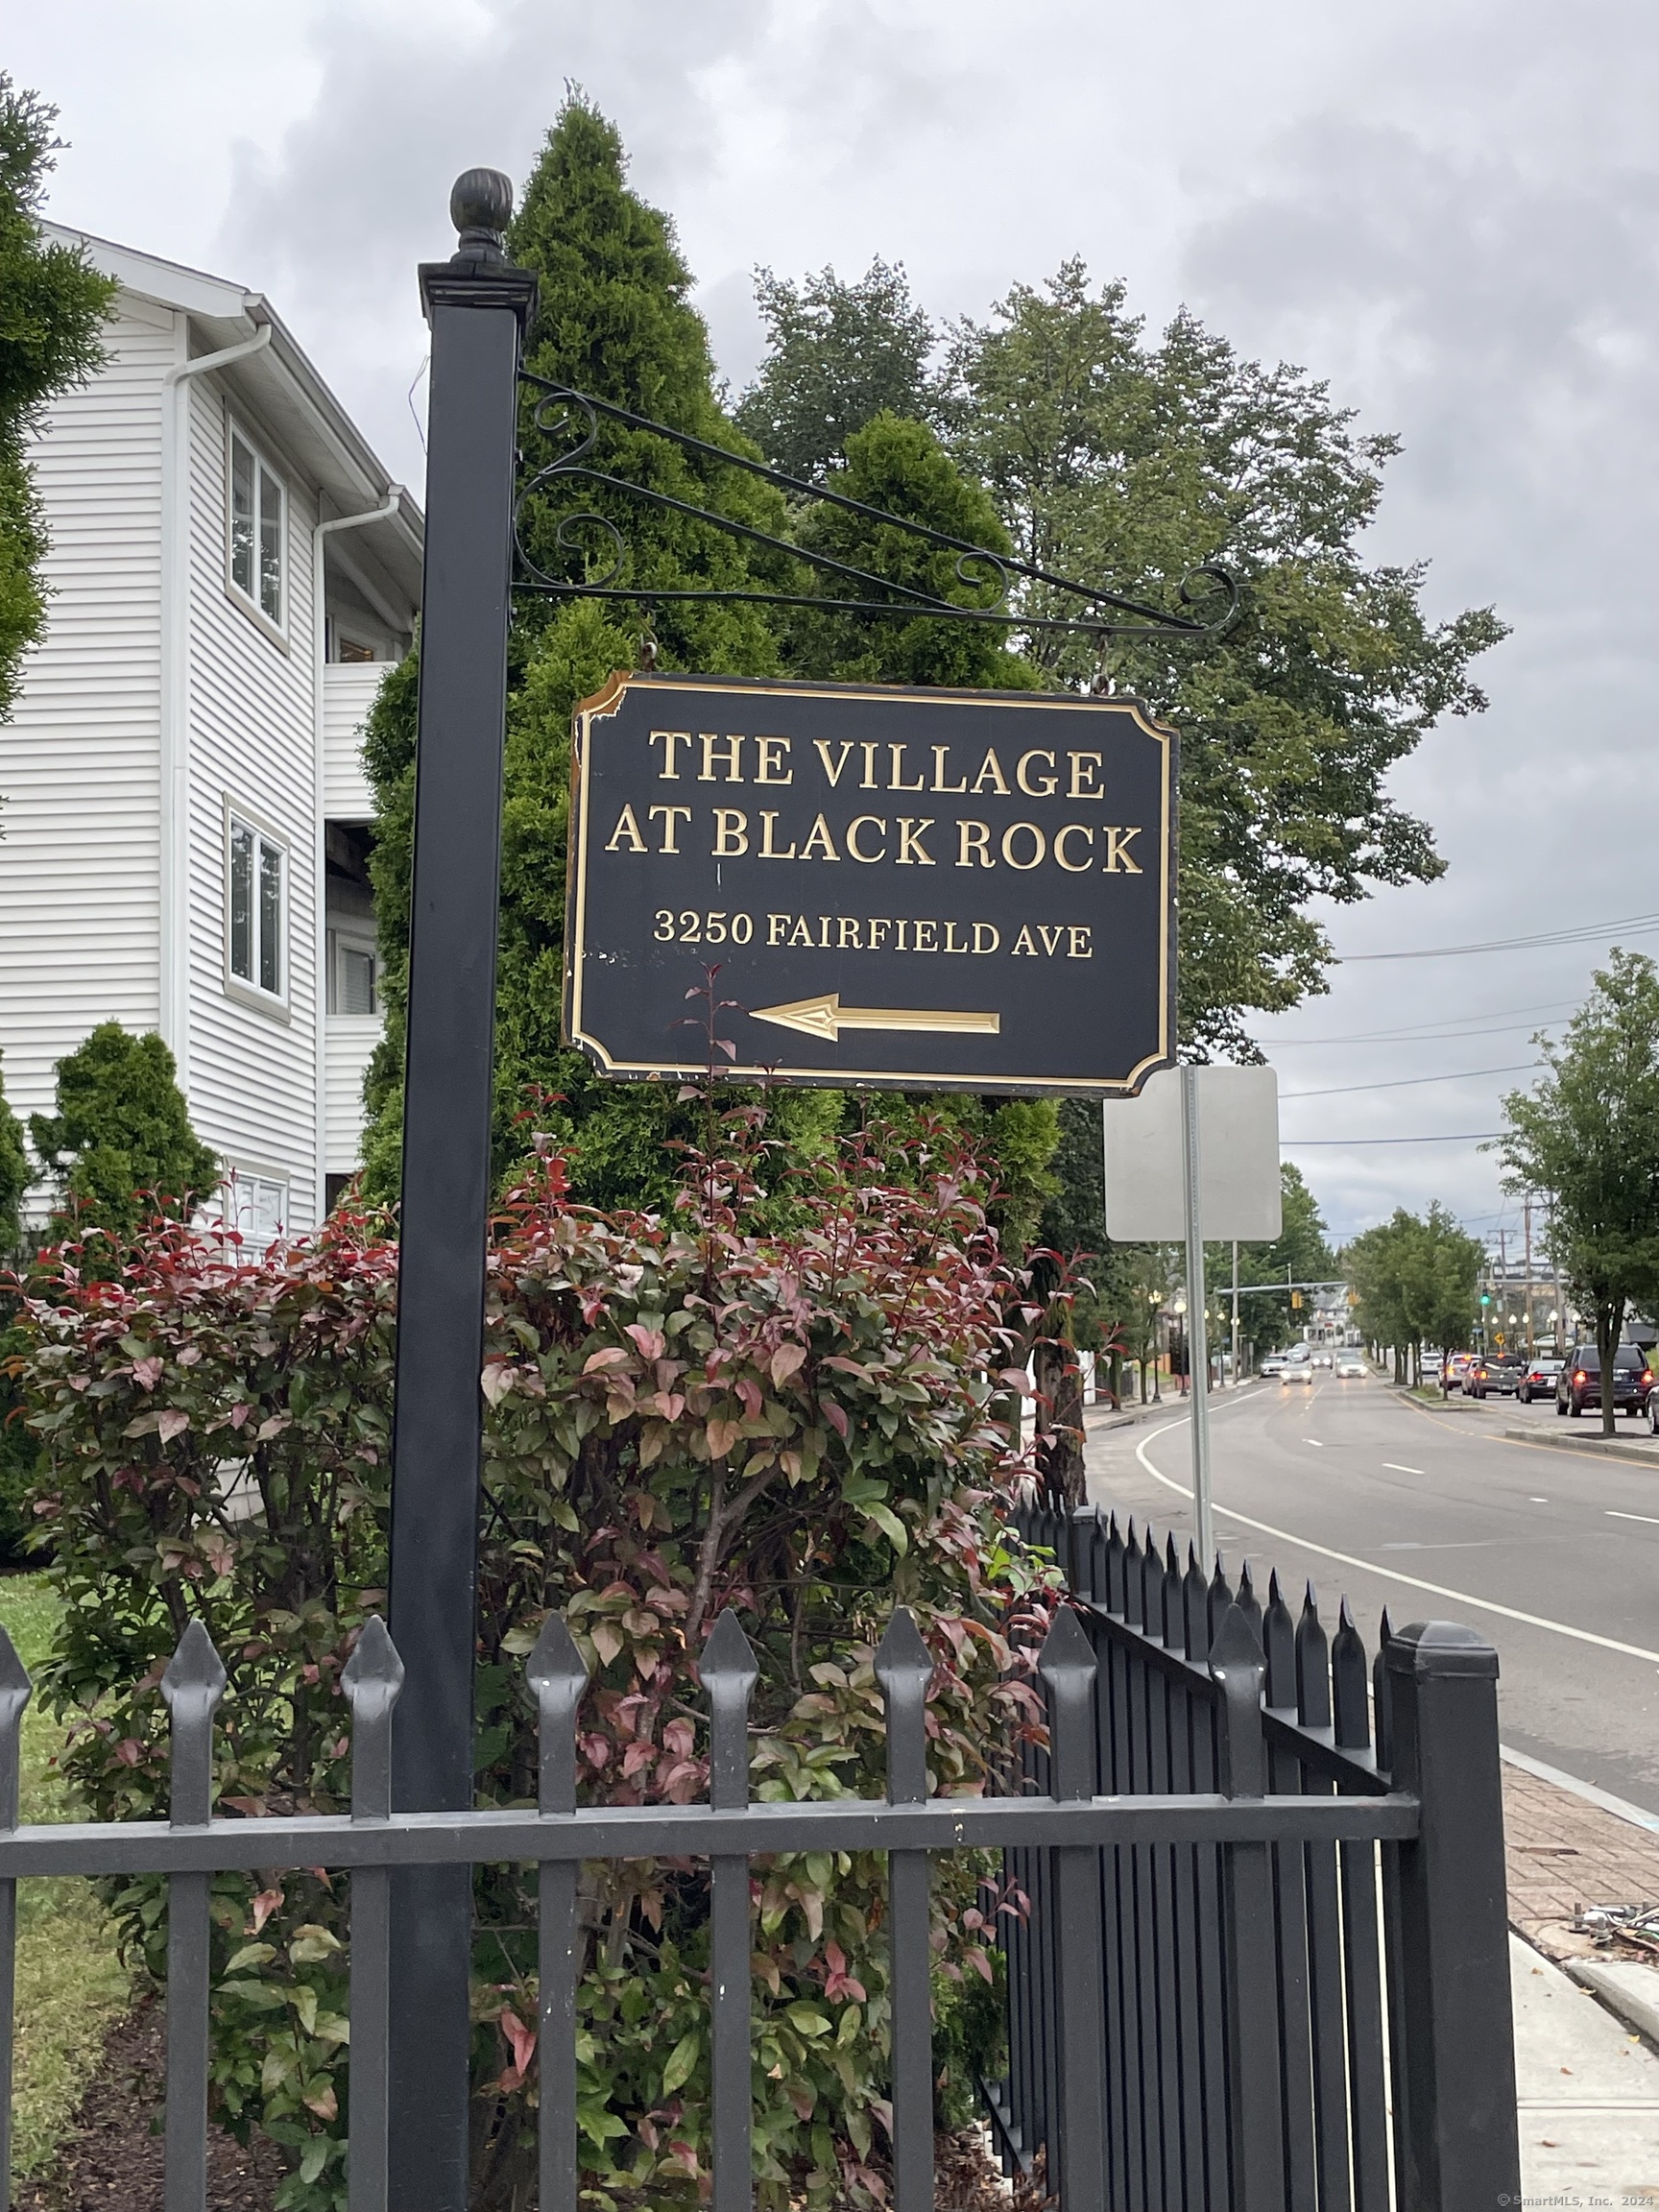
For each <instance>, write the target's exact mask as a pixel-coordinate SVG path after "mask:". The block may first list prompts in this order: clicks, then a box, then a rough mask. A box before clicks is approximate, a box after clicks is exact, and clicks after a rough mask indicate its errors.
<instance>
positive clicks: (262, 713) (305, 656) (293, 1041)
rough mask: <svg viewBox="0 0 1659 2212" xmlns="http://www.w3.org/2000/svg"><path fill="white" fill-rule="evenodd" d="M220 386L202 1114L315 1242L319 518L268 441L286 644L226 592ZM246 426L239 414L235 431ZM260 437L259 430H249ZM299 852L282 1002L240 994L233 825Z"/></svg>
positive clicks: (197, 423) (196, 996)
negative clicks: (314, 638)
mask: <svg viewBox="0 0 1659 2212" xmlns="http://www.w3.org/2000/svg"><path fill="white" fill-rule="evenodd" d="M219 386H220V379H219V378H218V377H217V376H211V375H209V376H202V377H197V378H194V379H192V381H191V383H190V385H189V387H188V391H189V394H190V398H189V414H190V439H189V452H190V542H191V553H190V565H191V596H192V605H193V611H194V616H193V620H192V623H191V634H190V825H189V831H190V834H189V854H190V886H189V898H190V913H189V948H190V1111H191V1117H192V1118H193V1120H194V1121H195V1124H196V1128H197V1130H198V1132H199V1133H200V1135H201V1136H202V1137H203V1138H204V1140H205V1141H206V1142H208V1143H209V1144H211V1145H212V1146H213V1148H214V1150H215V1151H216V1152H218V1153H220V1154H221V1155H222V1156H223V1157H224V1158H226V1159H227V1160H232V1161H245V1162H250V1163H254V1162H256V1163H258V1164H259V1173H260V1174H261V1175H262V1176H263V1177H264V1178H265V1179H266V1180H267V1181H274V1182H281V1183H282V1184H283V1186H284V1188H285V1189H286V1191H287V1199H286V1201H285V1203H286V1204H287V1206H288V1207H289V1208H290V1209H291V1211H290V1213H289V1214H287V1215H286V1216H285V1225H286V1226H287V1227H290V1228H292V1229H294V1230H296V1231H298V1232H303V1231H304V1230H307V1229H309V1228H310V1227H311V1226H312V1225H313V1224H314V1223H315V1222H316V1221H317V1220H318V1219H319V1218H320V1217H321V1213H322V1192H321V1191H320V1190H318V1189H317V1150H318V1147H317V1127H316V1118H317V1104H316V1100H317V1061H316V1044H315V1037H316V1031H315V1026H314V1024H315V1022H316V1021H317V1018H318V1012H319V1008H318V990H317V985H318V981H319V977H318V974H317V956H318V950H319V948H318V930H317V914H316V905H317V899H316V875H315V868H314V866H313V861H312V855H313V853H314V850H315V838H316V828H315V825H316V819H317V814H316V799H315V783H316V753H315V744H314V735H313V721H312V716H313V705H312V690H311V685H312V661H311V653H310V639H311V630H310V624H311V619H312V592H311V573H310V548H311V524H312V522H313V521H314V520H315V515H314V513H313V512H311V509H310V504H309V498H308V495H307V497H306V499H305V500H304V501H303V502H302V496H301V489H302V480H301V476H300V472H299V470H298V469H294V468H292V467H290V466H289V465H288V464H287V463H286V460H285V457H284V456H283V454H282V453H281V452H280V451H279V450H276V445H275V441H274V440H272V439H271V438H270V437H269V436H261V437H260V439H259V446H260V450H261V451H262V453H263V454H264V457H265V458H266V460H267V461H268V462H269V464H270V465H271V467H272V468H274V469H280V470H281V472H282V473H283V475H284V477H285V479H286V482H287V488H288V559H287V570H286V595H287V616H288V635H287V640H286V644H284V642H283V641H282V640H280V639H278V638H277V637H276V636H275V635H274V633H273V632H272V631H271V630H270V629H269V628H268V627H267V626H266V625H265V624H263V623H261V622H255V621H250V619H249V617H248V612H247V611H246V610H245V609H244V608H243V607H242V606H241V605H240V604H239V603H238V602H237V599H236V596H235V594H234V593H232V592H228V591H227V590H226V589H224V578H225V516H226V512H227V498H228V494H227V487H226V473H227V469H228V463H229V456H230V452H231V445H230V440H229V438H228V435H227V420H228V414H229V411H228V404H227V397H226V395H225V394H224V393H223V392H222V391H221V390H220V389H219ZM229 419H230V420H231V421H233V422H234V424H235V425H236V426H237V427H238V428H240V427H242V426H243V425H244V424H245V422H246V421H247V419H246V416H245V414H244V413H243V412H241V411H240V410H238V411H237V412H236V413H235V414H234V416H232V417H230V418H229ZM247 427H248V429H249V430H250V432H251V433H252V432H253V431H256V430H257V428H258V426H257V425H256V424H252V423H248V424H247ZM238 810H242V811H241V813H240V816H239V818H240V819H243V820H246V821H248V822H249V823H250V824H251V825H252V827H253V828H255V829H258V830H260V831H262V832H264V834H265V835H266V836H267V837H269V838H271V839H272V840H274V841H275V842H276V843H278V844H280V845H282V846H284V847H285V848H286V850H287V854H288V868H287V878H288V880H287V899H286V920H287V926H286V931H285V953H286V977H285V984H284V989H283V992H282V995H281V998H282V1003H281V1004H280V1005H279V1006H277V1005H275V1004H274V1002H273V1001H272V1000H271V998H269V997H268V996H266V995H265V994H262V993H260V992H258V991H257V990H256V989H255V990H252V991H250V990H249V989H248V988H247V987H246V986H243V987H242V988H240V989H234V988H232V987H231V983H230V975H229V963H228V950H229V948H228V919H229V917H228V899H227V895H228V871H227V858H228V835H227V815H228V813H229V814H237V813H238Z"/></svg>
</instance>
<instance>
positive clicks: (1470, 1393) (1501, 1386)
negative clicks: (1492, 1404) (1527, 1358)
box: [1463, 1352, 1526, 1398]
mask: <svg viewBox="0 0 1659 2212" xmlns="http://www.w3.org/2000/svg"><path fill="white" fill-rule="evenodd" d="M1525 1372H1526V1370H1525V1368H1524V1367H1523V1366H1522V1363H1521V1361H1520V1360H1519V1359H1504V1358H1501V1357H1500V1356H1499V1354H1497V1353H1496V1352H1494V1353H1492V1354H1491V1355H1490V1356H1489V1357H1484V1358H1475V1359H1471V1360H1470V1362H1469V1364H1468V1366H1467V1367H1465V1368H1464V1370H1463V1395H1464V1397H1465V1398H1487V1397H1491V1396H1493V1395H1494V1394H1496V1395H1497V1396H1498V1397H1500V1398H1509V1397H1513V1396H1514V1395H1515V1393H1516V1392H1517V1391H1519V1389H1520V1387H1521V1378H1522V1376H1523V1374H1524V1373H1525Z"/></svg>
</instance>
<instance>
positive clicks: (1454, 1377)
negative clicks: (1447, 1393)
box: [1441, 1352, 1475, 1390]
mask: <svg viewBox="0 0 1659 2212" xmlns="http://www.w3.org/2000/svg"><path fill="white" fill-rule="evenodd" d="M1474 1357H1475V1355H1474V1353H1473V1352H1454V1353H1453V1355H1452V1357H1451V1358H1450V1359H1448V1360H1447V1362H1446V1372H1445V1374H1444V1375H1443V1376H1442V1377H1441V1381H1442V1382H1443V1383H1445V1385H1446V1388H1447V1389H1448V1390H1460V1389H1461V1388H1462V1387H1463V1371H1464V1369H1465V1368H1466V1367H1467V1366H1468V1365H1469V1362H1470V1361H1471V1360H1472V1359H1473V1358H1474Z"/></svg>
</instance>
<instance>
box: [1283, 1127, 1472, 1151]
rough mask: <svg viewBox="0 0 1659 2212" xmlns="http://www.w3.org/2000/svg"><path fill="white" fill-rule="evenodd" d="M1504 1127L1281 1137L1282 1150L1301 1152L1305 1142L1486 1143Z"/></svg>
mask: <svg viewBox="0 0 1659 2212" xmlns="http://www.w3.org/2000/svg"><path fill="white" fill-rule="evenodd" d="M1507 1135H1508V1131H1507V1130H1504V1129H1465V1130H1462V1131H1456V1132H1451V1133H1449V1134H1448V1135H1446V1136H1444V1137H1281V1138H1280V1140H1279V1149H1280V1151H1281V1152H1300V1151H1301V1149H1302V1147H1303V1146H1304V1145H1305V1144H1484V1143H1486V1142H1488V1141H1489V1140H1490V1139H1492V1138H1494V1137H1504V1136H1507Z"/></svg>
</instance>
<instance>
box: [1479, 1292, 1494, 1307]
mask: <svg viewBox="0 0 1659 2212" xmlns="http://www.w3.org/2000/svg"><path fill="white" fill-rule="evenodd" d="M1480 1303H1481V1305H1482V1306H1490V1305H1491V1303H1492V1293H1491V1291H1490V1290H1482V1291H1481V1293H1480Z"/></svg>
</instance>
